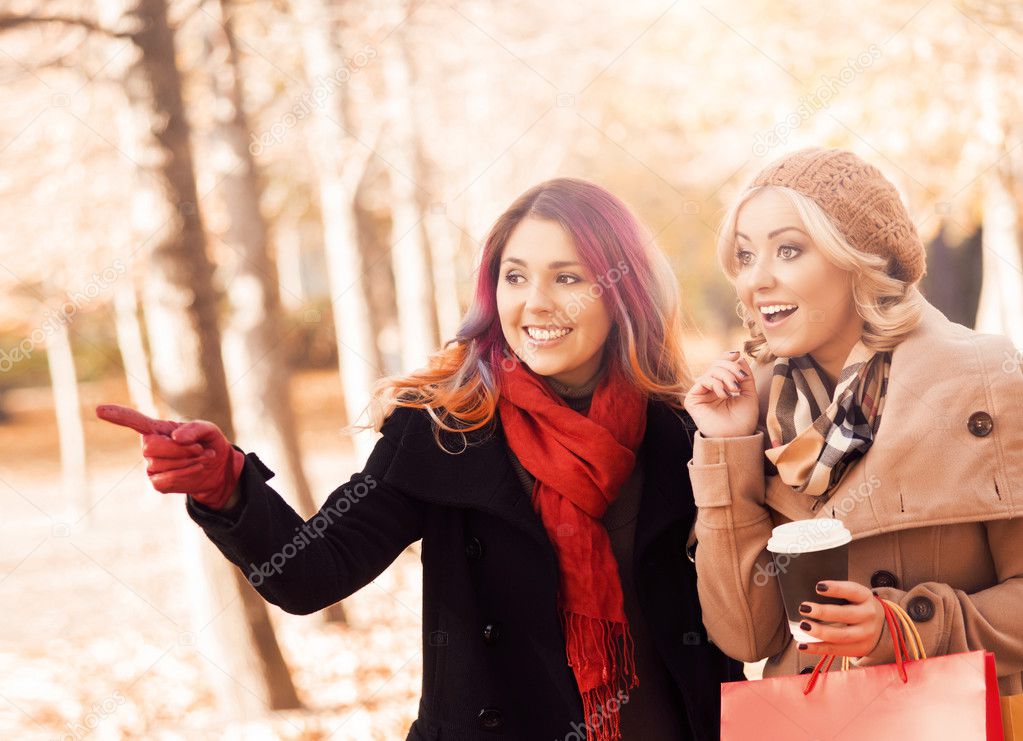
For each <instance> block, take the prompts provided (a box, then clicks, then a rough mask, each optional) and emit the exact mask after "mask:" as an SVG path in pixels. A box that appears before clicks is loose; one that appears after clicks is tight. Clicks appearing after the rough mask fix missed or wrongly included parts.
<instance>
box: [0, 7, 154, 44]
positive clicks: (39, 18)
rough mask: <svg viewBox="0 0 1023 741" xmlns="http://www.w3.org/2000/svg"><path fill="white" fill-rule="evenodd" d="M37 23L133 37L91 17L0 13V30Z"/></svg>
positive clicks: (124, 37) (116, 36)
mask: <svg viewBox="0 0 1023 741" xmlns="http://www.w3.org/2000/svg"><path fill="white" fill-rule="evenodd" d="M37 23H61V24H64V25H66V26H73V27H75V28H84V29H85V30H87V31H91V32H92V33H99V34H103V35H104V36H109V37H110V38H118V39H130V38H133V36H134V34H131V33H129V32H127V31H114V30H113V29H111V28H105V27H103V26H101V25H99V24H98V23H96V21H94V20H92V19H91V18H83V17H72V16H64V15H13V14H9V13H8V14H0V31H7V30H10V29H14V28H19V27H21V26H28V25H33V24H37Z"/></svg>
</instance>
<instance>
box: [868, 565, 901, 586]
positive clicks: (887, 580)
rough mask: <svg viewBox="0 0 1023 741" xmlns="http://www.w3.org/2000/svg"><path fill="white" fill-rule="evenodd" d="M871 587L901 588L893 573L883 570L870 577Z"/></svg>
mask: <svg viewBox="0 0 1023 741" xmlns="http://www.w3.org/2000/svg"><path fill="white" fill-rule="evenodd" d="M870 586H872V587H874V588H875V589H877V588H879V587H888V588H890V589H895V588H896V587H898V586H899V579H898V577H896V576H895V574H893V573H892V572H890V571H885V570H884V569H881V570H879V571H875V572H874V573H873V574H871V575H870Z"/></svg>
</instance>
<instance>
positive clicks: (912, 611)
mask: <svg viewBox="0 0 1023 741" xmlns="http://www.w3.org/2000/svg"><path fill="white" fill-rule="evenodd" d="M906 612H908V613H909V616H910V617H911V618H913V620H914V622H917V623H926V622H927V621H928V620H930V619H931V618H932V617H934V603H933V602H931V601H930V600H929V599H928V598H927V597H914V598H913V599H911V600H910V601H909V604H907V605H906Z"/></svg>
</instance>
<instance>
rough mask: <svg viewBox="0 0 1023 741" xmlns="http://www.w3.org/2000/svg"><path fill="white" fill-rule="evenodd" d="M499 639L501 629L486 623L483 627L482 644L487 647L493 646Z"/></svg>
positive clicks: (496, 625) (495, 624)
mask: <svg viewBox="0 0 1023 741" xmlns="http://www.w3.org/2000/svg"><path fill="white" fill-rule="evenodd" d="M500 637H501V627H500V626H499V625H498V624H497V623H487V624H486V625H484V626H483V642H484V643H486V644H487V645H488V646H493V645H494V644H495V643H497V639H498V638H500Z"/></svg>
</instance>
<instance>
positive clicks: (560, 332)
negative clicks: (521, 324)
mask: <svg viewBox="0 0 1023 741" xmlns="http://www.w3.org/2000/svg"><path fill="white" fill-rule="evenodd" d="M571 331H572V330H571V329H569V328H567V327H566V328H562V329H554V330H551V329H540V328H539V327H526V332H527V333H528V334H529V336H530V337H531V338H532V339H534V340H540V341H541V342H546V341H548V340H556V339H558V338H559V337H564V336H565V335H567V334H568V333H569V332H571Z"/></svg>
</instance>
